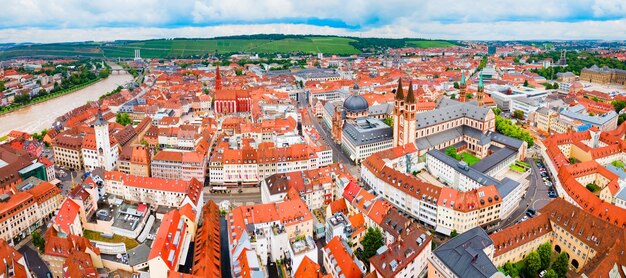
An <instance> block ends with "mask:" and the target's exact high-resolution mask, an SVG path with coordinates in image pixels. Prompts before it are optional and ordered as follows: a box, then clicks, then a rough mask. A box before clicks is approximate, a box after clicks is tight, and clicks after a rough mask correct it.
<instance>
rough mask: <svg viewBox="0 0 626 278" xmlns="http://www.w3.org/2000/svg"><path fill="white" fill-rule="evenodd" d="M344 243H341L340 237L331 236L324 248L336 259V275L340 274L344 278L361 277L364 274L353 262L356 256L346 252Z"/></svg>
mask: <svg viewBox="0 0 626 278" xmlns="http://www.w3.org/2000/svg"><path fill="white" fill-rule="evenodd" d="M346 247H347V246H346V245H344V243H342V241H341V238H340V237H338V236H336V237H333V238H332V239H331V240H330V241H329V242H328V244H326V246H324V249H325V250H327V252H329V253H330V254H332V256H333V258H334V260H335V261H337V268H338V275H342V274H343V277H346V278H356V277H362V276H363V275H364V273H363V272H361V269H359V266H358V265H357V264H356V263H355V260H356V258H354V257H353V256H351V255H350V253H348V250H347V249H346Z"/></svg>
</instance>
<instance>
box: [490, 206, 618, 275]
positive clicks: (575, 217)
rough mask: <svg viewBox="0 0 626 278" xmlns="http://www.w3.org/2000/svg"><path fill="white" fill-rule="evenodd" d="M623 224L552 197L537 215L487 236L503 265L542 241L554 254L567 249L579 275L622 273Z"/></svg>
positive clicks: (521, 257) (532, 249)
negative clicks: (619, 224) (548, 243)
mask: <svg viewBox="0 0 626 278" xmlns="http://www.w3.org/2000/svg"><path fill="white" fill-rule="evenodd" d="M623 237H624V227H623V226H621V227H620V226H616V225H614V223H612V222H608V221H605V219H602V218H598V217H597V216H595V215H593V214H592V213H589V212H587V211H586V210H585V209H582V208H580V207H577V206H575V205H573V204H570V203H568V202H567V201H566V200H564V199H560V198H557V199H553V200H552V201H551V202H550V203H548V204H547V205H546V206H545V207H543V208H542V209H541V210H539V213H538V215H537V216H535V217H534V218H532V219H529V220H527V221H524V222H521V223H518V224H516V225H513V226H510V227H508V228H506V229H503V230H502V231H500V232H497V233H494V234H492V235H491V236H490V238H491V240H492V241H493V243H494V249H495V250H494V257H493V262H494V264H495V265H496V266H502V265H504V264H505V263H506V262H511V263H514V262H517V261H521V260H523V259H524V257H525V256H526V255H528V253H530V252H532V251H534V250H536V249H537V247H538V246H539V245H541V244H543V243H546V242H550V243H551V244H552V248H553V251H554V252H556V253H560V252H566V253H567V257H568V261H569V266H570V268H572V269H574V271H575V272H576V274H577V275H580V276H582V277H604V276H607V277H608V276H611V275H617V276H620V275H623V273H622V271H621V270H620V269H619V265H622V264H623V259H622V256H621V250H624V248H625V246H624V242H623V241H621V240H615V239H617V238H623Z"/></svg>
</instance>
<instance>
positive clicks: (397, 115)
mask: <svg viewBox="0 0 626 278" xmlns="http://www.w3.org/2000/svg"><path fill="white" fill-rule="evenodd" d="M403 112H404V92H403V91H402V79H398V89H396V97H395V104H394V106H393V115H392V118H393V146H394V147H396V146H398V144H399V141H401V140H400V138H402V137H404V134H403V130H402V128H400V126H401V122H402V121H403V118H404V115H403Z"/></svg>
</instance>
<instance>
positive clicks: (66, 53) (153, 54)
mask: <svg viewBox="0 0 626 278" xmlns="http://www.w3.org/2000/svg"><path fill="white" fill-rule="evenodd" d="M357 40H362V39H359V38H346V37H315V36H308V37H307V36H298V37H285V38H279V39H276V38H272V37H263V38H219V39H173V40H147V41H136V42H113V43H57V44H41V45H20V46H16V47H13V48H10V49H8V50H6V51H0V59H8V58H13V57H23V56H55V57H72V56H86V57H108V58H117V57H122V58H130V57H133V56H134V51H135V49H140V50H141V57H144V58H173V57H189V56H191V55H199V56H203V55H209V54H213V53H215V52H216V51H217V52H218V53H259V54H275V53H293V52H301V53H309V54H315V53H320V52H321V53H324V54H337V55H352V54H358V53H361V51H360V50H359V49H357V48H355V46H353V45H352V44H351V43H353V42H357ZM379 41H380V40H379ZM400 42H401V45H406V46H412V47H421V48H431V47H448V46H455V44H453V43H451V42H447V41H438V40H432V41H431V40H419V39H402V40H400ZM397 47H399V46H397Z"/></svg>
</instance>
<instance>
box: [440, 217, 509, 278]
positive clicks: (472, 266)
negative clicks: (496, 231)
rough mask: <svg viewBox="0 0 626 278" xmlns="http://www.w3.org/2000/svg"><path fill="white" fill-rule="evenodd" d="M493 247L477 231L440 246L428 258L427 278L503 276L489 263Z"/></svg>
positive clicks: (470, 231)
mask: <svg viewBox="0 0 626 278" xmlns="http://www.w3.org/2000/svg"><path fill="white" fill-rule="evenodd" d="M493 254H494V243H493V241H492V240H491V239H490V238H489V236H488V235H487V233H485V231H484V230H483V229H482V228H480V227H476V228H473V229H470V230H468V231H466V232H464V233H462V234H460V235H458V236H456V237H454V238H452V239H450V240H448V241H447V242H446V243H444V244H442V245H440V246H439V247H437V249H435V250H434V251H433V254H432V256H430V257H429V258H428V277H435V278H441V277H448V278H455V277H477V278H479V277H483V278H494V277H502V278H504V277H505V275H504V274H502V273H500V272H498V269H497V268H496V266H495V265H494V264H493V263H492V259H493Z"/></svg>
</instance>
